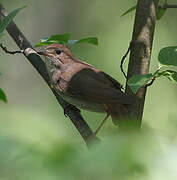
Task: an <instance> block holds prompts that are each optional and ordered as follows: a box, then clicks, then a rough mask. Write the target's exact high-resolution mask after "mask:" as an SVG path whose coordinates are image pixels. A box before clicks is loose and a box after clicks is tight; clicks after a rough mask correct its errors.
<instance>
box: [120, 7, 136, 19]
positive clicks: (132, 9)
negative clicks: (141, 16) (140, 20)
mask: <svg viewBox="0 0 177 180" xmlns="http://www.w3.org/2000/svg"><path fill="white" fill-rule="evenodd" d="M136 6H137V5H135V6H133V7H131V8H130V9H128V10H127V11H125V12H124V13H123V14H122V15H121V16H120V17H122V16H125V15H126V14H128V13H129V12H131V11H134V10H135V9H136Z"/></svg>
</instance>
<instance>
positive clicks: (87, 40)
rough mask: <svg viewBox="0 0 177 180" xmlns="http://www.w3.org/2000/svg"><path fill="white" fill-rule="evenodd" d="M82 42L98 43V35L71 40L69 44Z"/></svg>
mask: <svg viewBox="0 0 177 180" xmlns="http://www.w3.org/2000/svg"><path fill="white" fill-rule="evenodd" d="M80 43H89V44H93V45H98V39H97V38H96V37H88V38H83V39H80V40H70V41H69V45H75V44H80Z"/></svg>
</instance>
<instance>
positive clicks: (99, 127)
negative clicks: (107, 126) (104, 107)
mask: <svg viewBox="0 0 177 180" xmlns="http://www.w3.org/2000/svg"><path fill="white" fill-rule="evenodd" d="M109 116H110V114H109V113H107V115H106V117H105V118H104V119H103V121H102V122H101V124H100V125H99V126H98V128H97V129H96V131H95V133H94V134H95V135H96V134H97V133H98V131H99V130H100V129H101V127H102V126H103V124H104V123H105V122H106V120H107V119H108V117H109Z"/></svg>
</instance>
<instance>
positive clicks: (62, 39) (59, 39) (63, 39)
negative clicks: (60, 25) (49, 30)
mask: <svg viewBox="0 0 177 180" xmlns="http://www.w3.org/2000/svg"><path fill="white" fill-rule="evenodd" d="M69 39H70V34H69V33H64V34H55V35H52V36H50V37H49V38H48V37H47V38H43V39H41V40H40V42H39V43H37V44H36V45H35V47H39V46H47V45H50V44H54V43H57V44H67V43H68V41H69Z"/></svg>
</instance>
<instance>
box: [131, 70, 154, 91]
mask: <svg viewBox="0 0 177 180" xmlns="http://www.w3.org/2000/svg"><path fill="white" fill-rule="evenodd" d="M152 78H153V74H152V73H150V74H144V75H140V74H137V75H134V76H132V77H131V78H130V79H129V80H128V85H129V86H130V87H131V89H132V91H133V93H135V94H136V93H137V91H138V89H139V88H140V87H142V86H144V85H145V84H147V83H148V82H149V81H150V80H151V79H152Z"/></svg>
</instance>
